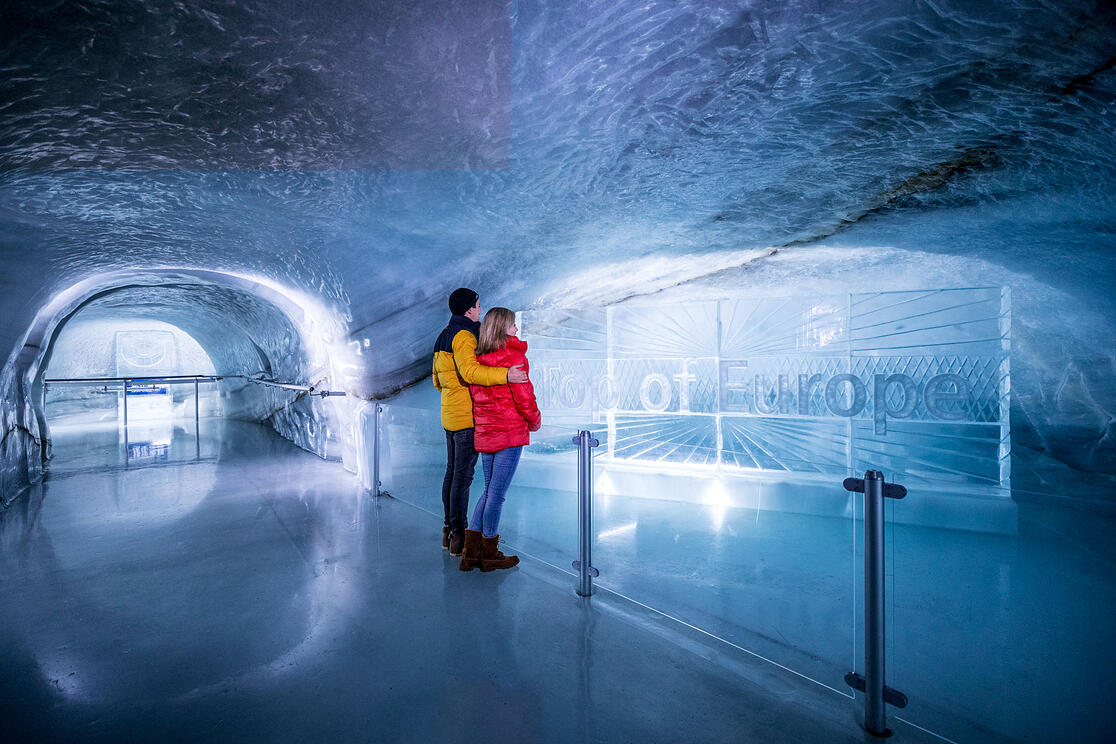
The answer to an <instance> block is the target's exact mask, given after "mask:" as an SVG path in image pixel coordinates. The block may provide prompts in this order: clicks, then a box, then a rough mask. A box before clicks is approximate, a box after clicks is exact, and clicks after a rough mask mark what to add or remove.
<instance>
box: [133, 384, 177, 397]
mask: <svg viewBox="0 0 1116 744" xmlns="http://www.w3.org/2000/svg"><path fill="white" fill-rule="evenodd" d="M168 391H169V388H168V386H166V385H144V384H140V383H135V382H133V383H129V384H128V395H166V394H167V393H168Z"/></svg>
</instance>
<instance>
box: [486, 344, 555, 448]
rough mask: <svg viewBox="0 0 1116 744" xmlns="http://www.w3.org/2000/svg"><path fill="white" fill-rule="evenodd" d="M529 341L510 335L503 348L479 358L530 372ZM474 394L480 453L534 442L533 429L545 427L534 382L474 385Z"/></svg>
mask: <svg viewBox="0 0 1116 744" xmlns="http://www.w3.org/2000/svg"><path fill="white" fill-rule="evenodd" d="M526 353H527V343H526V342H524V341H520V340H519V339H518V338H516V337H515V336H508V342H507V344H506V345H505V346H504V348H502V349H497V350H496V351H492V352H489V353H487V354H482V355H480V356H478V357H477V361H478V362H480V363H481V364H484V365H486V366H489V367H514V366H515V365H517V364H522V365H523V371H524V372H528V371H529V367H528V365H527V357H526ZM469 393H470V394H471V395H472V396H473V421H474V426H475V427H476V428H475V429H474V431H473V446H475V447H476V448H477V452H497V451H499V450H502V449H507V448H508V447H518V446H520V445H527V444H530V443H531V435H530V434H529V432H532V431H538V430H539V427H540V426H542V414H541V413H539V406H538V404H537V403H536V402H535V388H534V387H533V386H532V385H531V383H530V382H529V381H528V382H523V383H519V384H515V385H492V386H490V387H482V386H480V385H472V386H470V387H469Z"/></svg>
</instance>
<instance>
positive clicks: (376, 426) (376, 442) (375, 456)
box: [372, 403, 384, 496]
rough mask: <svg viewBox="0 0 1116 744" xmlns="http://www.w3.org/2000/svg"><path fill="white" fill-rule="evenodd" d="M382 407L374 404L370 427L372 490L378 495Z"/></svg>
mask: <svg viewBox="0 0 1116 744" xmlns="http://www.w3.org/2000/svg"><path fill="white" fill-rule="evenodd" d="M383 411H384V407H383V406H381V405H380V404H379V403H377V404H376V415H375V417H374V423H373V429H372V492H373V493H374V494H376V495H377V496H379V495H380V416H381V414H382V413H383Z"/></svg>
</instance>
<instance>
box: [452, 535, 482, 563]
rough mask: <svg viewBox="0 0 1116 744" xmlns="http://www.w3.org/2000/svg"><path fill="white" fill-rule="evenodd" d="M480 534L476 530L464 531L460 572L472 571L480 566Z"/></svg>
mask: <svg viewBox="0 0 1116 744" xmlns="http://www.w3.org/2000/svg"><path fill="white" fill-rule="evenodd" d="M480 556H481V533H480V532H478V531H477V530H465V545H464V547H463V548H462V551H461V565H460V566H458V568H460V569H461V570H462V571H472V570H473V569H474V568H477V567H479V566H480Z"/></svg>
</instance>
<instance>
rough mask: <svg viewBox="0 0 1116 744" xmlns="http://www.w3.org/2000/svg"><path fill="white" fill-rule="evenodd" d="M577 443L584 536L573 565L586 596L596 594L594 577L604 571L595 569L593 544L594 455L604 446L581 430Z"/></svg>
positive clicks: (579, 514)
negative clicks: (599, 447)
mask: <svg viewBox="0 0 1116 744" xmlns="http://www.w3.org/2000/svg"><path fill="white" fill-rule="evenodd" d="M573 443H574V444H576V445H578V450H577V470H578V481H577V521H578V526H579V532H580V535H581V539H580V545H579V546H578V559H577V560H576V561H574V562H573V568H574V570H575V571H577V574H578V581H577V593H578V594H579V595H580V596H582V597H589V596H592V594H593V577H594V576H600V575H601V574H600V571H598V570H597V569H595V568H593V562H592V541H593V452H592V448H593V447H596V446H598V445H599V444H600V442H599V441H597V440H596V439H594V438H593V435H592V433H591V432H588V431H581V432H579V433H578V435H577V436H576V437H574V438H573Z"/></svg>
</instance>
